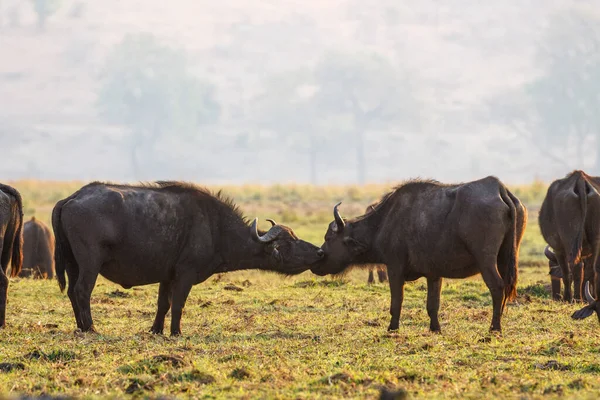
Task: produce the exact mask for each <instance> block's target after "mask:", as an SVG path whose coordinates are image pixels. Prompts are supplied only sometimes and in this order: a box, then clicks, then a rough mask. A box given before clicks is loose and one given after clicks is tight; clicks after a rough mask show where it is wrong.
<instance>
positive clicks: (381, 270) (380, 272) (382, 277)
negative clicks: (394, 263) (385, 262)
mask: <svg viewBox="0 0 600 400" xmlns="http://www.w3.org/2000/svg"><path fill="white" fill-rule="evenodd" d="M377 276H378V277H379V282H380V283H382V282H385V281H387V272H386V269H385V268H378V269H377Z"/></svg>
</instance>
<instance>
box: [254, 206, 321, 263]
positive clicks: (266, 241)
mask: <svg viewBox="0 0 600 400" xmlns="http://www.w3.org/2000/svg"><path fill="white" fill-rule="evenodd" d="M267 221H269V222H270V223H271V229H269V230H268V231H267V232H266V233H264V234H260V233H259V232H258V228H257V225H258V218H256V219H255V220H254V221H253V222H252V225H251V227H250V233H251V235H252V239H253V240H254V241H255V242H256V243H259V244H261V245H262V251H263V253H264V255H266V256H267V257H268V261H267V264H268V266H269V267H270V268H269V269H272V270H274V271H277V272H281V273H284V274H299V273H301V272H304V271H306V270H307V269H308V268H309V266H310V265H312V264H314V263H316V262H317V261H319V260H321V259H322V258H323V255H324V252H323V250H321V249H319V248H318V247H317V246H315V245H313V244H311V243H308V242H305V241H304V240H301V239H300V238H298V236H296V234H295V233H294V231H293V230H292V229H290V228H288V227H287V226H284V225H279V224H277V223H276V222H275V221H273V220H272V219H268V220H267Z"/></svg>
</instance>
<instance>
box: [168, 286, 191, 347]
mask: <svg viewBox="0 0 600 400" xmlns="http://www.w3.org/2000/svg"><path fill="white" fill-rule="evenodd" d="M192 286H193V284H192V279H186V278H178V279H176V280H175V282H173V287H172V291H173V292H172V293H173V296H172V298H173V302H172V304H171V336H179V335H181V316H182V315H183V307H184V306H185V302H186V300H187V297H188V295H189V294H190V290H192Z"/></svg>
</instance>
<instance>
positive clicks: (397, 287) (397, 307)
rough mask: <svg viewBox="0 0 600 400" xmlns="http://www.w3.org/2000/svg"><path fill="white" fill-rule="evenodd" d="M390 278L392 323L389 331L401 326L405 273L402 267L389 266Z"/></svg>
mask: <svg viewBox="0 0 600 400" xmlns="http://www.w3.org/2000/svg"><path fill="white" fill-rule="evenodd" d="M388 278H389V283H390V292H391V295H392V300H391V304H390V315H391V317H392V318H391V320H390V325H389V327H388V331H395V330H398V328H399V327H400V311H401V310H402V301H403V300H404V273H403V270H402V269H401V268H395V267H392V268H388Z"/></svg>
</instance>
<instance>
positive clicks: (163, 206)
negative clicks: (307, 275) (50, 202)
mask: <svg viewBox="0 0 600 400" xmlns="http://www.w3.org/2000/svg"><path fill="white" fill-rule="evenodd" d="M257 222H258V218H257V219H255V220H254V221H253V222H252V223H251V224H248V222H247V221H246V218H245V217H244V216H243V215H242V213H241V211H240V210H239V209H238V208H237V206H236V205H235V204H234V202H233V201H232V200H230V199H229V198H227V197H225V196H224V195H222V194H221V193H220V192H219V193H217V194H215V195H213V194H211V193H210V192H209V191H207V190H206V189H203V188H200V187H197V186H194V185H191V184H186V183H180V182H156V183H155V184H147V185H138V186H130V185H114V184H107V183H99V182H94V183H91V184H89V185H86V186H84V187H83V188H81V189H80V190H78V191H77V192H75V193H74V194H73V195H71V196H69V197H68V198H66V199H64V200H61V201H59V202H58V203H57V204H56V206H55V207H54V210H53V212H52V227H53V228H54V235H55V236H56V251H55V259H56V273H57V278H58V282H59V286H60V289H61V290H64V288H65V285H66V280H65V271H66V273H67V275H68V277H69V288H68V291H67V293H68V295H69V299H70V300H71V304H72V306H73V311H74V314H75V319H76V321H77V327H78V328H79V329H81V330H82V331H94V324H93V322H92V314H91V311H90V297H91V293H92V290H93V288H94V285H95V283H96V278H97V277H98V274H101V275H102V276H104V277H105V278H107V279H108V280H110V281H112V282H115V283H117V284H120V285H121V286H123V287H124V288H126V289H127V288H131V287H132V286H139V285H148V284H152V283H160V286H159V290H158V307H157V312H156V318H155V320H154V324H153V325H152V328H151V332H153V333H157V334H160V333H162V332H163V328H164V320H165V315H166V313H167V312H168V311H169V309H170V308H171V314H172V315H171V335H179V334H181V326H180V322H181V315H182V311H183V308H184V305H185V301H186V299H187V296H188V294H189V293H190V290H191V288H192V286H193V285H195V284H198V283H200V282H203V281H205V280H206V279H208V278H209V277H210V276H211V275H213V274H215V273H220V272H228V271H235V270H242V269H264V270H271V271H276V272H280V273H283V274H289V275H291V274H298V273H301V272H303V271H305V270H307V269H308V268H309V265H310V264H312V263H314V262H316V261H318V260H320V259H321V258H322V257H323V251H322V250H320V249H319V248H318V247H316V246H313V245H312V244H310V243H307V242H305V241H303V240H300V239H299V238H298V237H297V236H296V235H295V234H294V232H293V231H292V230H291V229H290V228H288V227H286V226H283V225H277V224H276V223H275V222H274V221H272V220H271V224H272V227H271V228H270V229H269V231H268V232H262V231H261V232H259V231H258V230H257Z"/></svg>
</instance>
